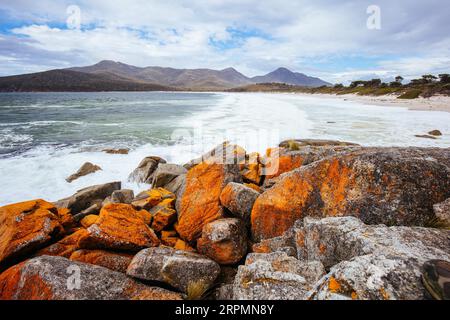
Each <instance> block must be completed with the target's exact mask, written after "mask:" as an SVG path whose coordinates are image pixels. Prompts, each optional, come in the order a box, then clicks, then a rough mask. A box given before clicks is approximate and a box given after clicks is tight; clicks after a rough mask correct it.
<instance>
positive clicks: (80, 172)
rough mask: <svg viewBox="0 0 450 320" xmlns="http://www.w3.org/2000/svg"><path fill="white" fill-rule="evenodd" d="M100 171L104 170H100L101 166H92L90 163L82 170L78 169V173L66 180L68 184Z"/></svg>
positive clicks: (85, 164) (83, 166)
mask: <svg viewBox="0 0 450 320" xmlns="http://www.w3.org/2000/svg"><path fill="white" fill-rule="evenodd" d="M98 170H102V168H100V167H99V166H97V165H95V164H92V163H90V162H85V163H84V164H83V165H82V166H81V168H80V169H78V171H77V172H75V173H74V174H72V175H70V176H69V177H68V178H66V181H67V182H69V183H70V182H72V181H74V180H76V179H78V178H80V177H83V176H86V175H88V174H91V173H94V172H96V171H98Z"/></svg>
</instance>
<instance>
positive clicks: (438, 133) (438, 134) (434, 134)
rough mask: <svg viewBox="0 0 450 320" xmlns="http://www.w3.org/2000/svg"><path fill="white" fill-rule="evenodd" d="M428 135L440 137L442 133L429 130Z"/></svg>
mask: <svg viewBox="0 0 450 320" xmlns="http://www.w3.org/2000/svg"><path fill="white" fill-rule="evenodd" d="M428 134H429V135H432V136H442V132H440V131H439V130H431V131H430V132H428Z"/></svg>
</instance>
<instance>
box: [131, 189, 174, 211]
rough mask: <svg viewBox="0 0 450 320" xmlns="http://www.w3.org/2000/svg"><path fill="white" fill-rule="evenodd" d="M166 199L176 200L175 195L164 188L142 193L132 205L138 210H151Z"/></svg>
mask: <svg viewBox="0 0 450 320" xmlns="http://www.w3.org/2000/svg"><path fill="white" fill-rule="evenodd" d="M166 199H173V200H175V195H174V194H173V193H172V192H170V191H168V190H166V189H164V188H156V189H150V190H149V191H144V192H141V193H140V194H138V195H137V196H136V197H135V198H134V199H133V201H132V202H131V204H132V205H133V206H134V207H135V208H138V209H145V210H150V209H151V208H153V207H154V206H156V205H157V204H159V203H160V202H162V201H164V200H166Z"/></svg>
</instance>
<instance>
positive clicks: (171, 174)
mask: <svg viewBox="0 0 450 320" xmlns="http://www.w3.org/2000/svg"><path fill="white" fill-rule="evenodd" d="M186 172H187V170H186V169H185V168H184V167H183V166H180V165H177V164H167V163H160V164H159V165H158V168H157V169H156V170H155V172H154V173H153V180H152V188H159V187H164V186H165V185H167V184H169V183H170V182H171V181H172V180H174V179H175V178H176V177H178V176H180V175H182V174H186Z"/></svg>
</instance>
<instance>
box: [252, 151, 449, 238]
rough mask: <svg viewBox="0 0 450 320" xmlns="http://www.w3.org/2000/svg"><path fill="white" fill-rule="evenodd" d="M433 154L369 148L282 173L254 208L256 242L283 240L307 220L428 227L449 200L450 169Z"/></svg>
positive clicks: (253, 227) (253, 231)
mask: <svg viewBox="0 0 450 320" xmlns="http://www.w3.org/2000/svg"><path fill="white" fill-rule="evenodd" d="M431 151H432V152H431ZM436 152H437V151H436V150H430V152H427V150H426V149H416V148H367V149H362V150H358V151H353V152H347V153H343V154H338V155H335V156H330V157H327V158H325V159H323V160H320V161H316V162H314V163H312V164H310V165H308V166H304V167H301V168H299V169H296V170H294V171H292V172H289V173H286V174H284V175H283V176H281V177H279V179H278V180H277V182H276V184H275V185H274V186H273V187H272V188H270V189H268V190H266V191H265V192H264V193H263V194H261V195H260V196H259V197H258V199H257V200H256V202H255V204H254V206H253V210H252V214H251V224H252V234H253V237H254V240H255V241H260V240H262V239H268V238H273V237H276V236H279V235H282V234H283V233H284V232H285V231H286V230H288V229H289V228H290V227H291V226H292V225H293V224H294V222H295V221H296V220H298V219H302V218H303V217H305V216H317V217H326V216H343V215H354V216H357V217H359V218H360V219H362V220H363V221H364V222H366V223H370V224H378V223H385V224H388V225H419V226H420V225H426V224H427V222H428V221H430V220H431V219H433V218H434V213H433V209H432V206H433V204H435V203H438V202H441V201H443V200H445V199H447V198H448V197H449V196H450V169H449V168H448V167H447V166H446V165H445V164H443V163H441V161H440V160H439V159H438V158H436V157H435V156H434V153H436ZM447 152H448V150H446V149H443V150H442V151H441V153H444V154H447Z"/></svg>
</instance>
